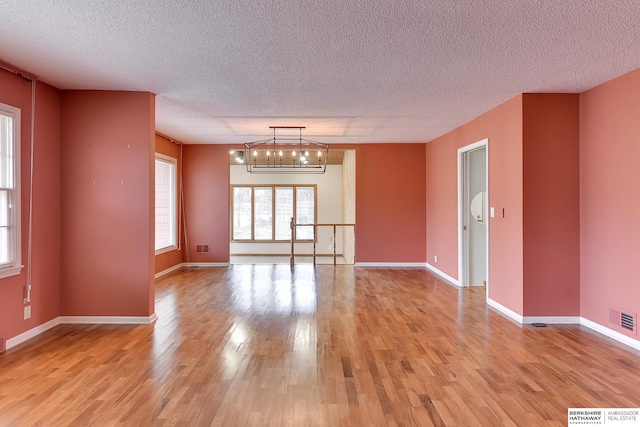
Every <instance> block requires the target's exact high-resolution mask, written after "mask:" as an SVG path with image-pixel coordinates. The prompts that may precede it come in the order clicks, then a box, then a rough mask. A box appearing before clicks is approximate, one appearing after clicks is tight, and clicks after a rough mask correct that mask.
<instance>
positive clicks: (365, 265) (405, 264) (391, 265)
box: [355, 262, 427, 268]
mask: <svg viewBox="0 0 640 427" xmlns="http://www.w3.org/2000/svg"><path fill="white" fill-rule="evenodd" d="M355 266H356V267H363V268H426V267H427V265H426V263H424V262H356V264H355Z"/></svg>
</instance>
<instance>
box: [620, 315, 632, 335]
mask: <svg viewBox="0 0 640 427" xmlns="http://www.w3.org/2000/svg"><path fill="white" fill-rule="evenodd" d="M634 324H635V323H634V319H633V315H631V314H627V313H620V326H622V327H623V328H625V329H628V330H630V331H633V329H634Z"/></svg>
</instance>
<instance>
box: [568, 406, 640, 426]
mask: <svg viewBox="0 0 640 427" xmlns="http://www.w3.org/2000/svg"><path fill="white" fill-rule="evenodd" d="M567 420H568V425H569V426H604V425H607V426H626V427H631V426H640V408H626V409H621V408H569V410H568V412H567Z"/></svg>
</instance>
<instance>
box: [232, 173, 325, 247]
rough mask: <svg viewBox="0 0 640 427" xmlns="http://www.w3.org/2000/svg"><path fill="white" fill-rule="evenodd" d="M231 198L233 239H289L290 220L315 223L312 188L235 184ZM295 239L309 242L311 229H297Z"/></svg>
mask: <svg viewBox="0 0 640 427" xmlns="http://www.w3.org/2000/svg"><path fill="white" fill-rule="evenodd" d="M231 199H232V203H231V218H232V231H231V236H232V239H233V240H241V241H253V242H269V241H286V240H291V228H290V223H291V217H293V216H295V217H296V222H298V223H299V224H313V223H315V222H316V221H315V219H316V186H315V185H313V186H310V185H289V186H287V185H254V186H252V185H237V186H233V187H232V195H231ZM294 212H295V215H294ZM296 240H313V227H308V226H307V227H298V228H297V229H296Z"/></svg>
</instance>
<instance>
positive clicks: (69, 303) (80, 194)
mask: <svg viewBox="0 0 640 427" xmlns="http://www.w3.org/2000/svg"><path fill="white" fill-rule="evenodd" d="M154 98H155V97H154V95H153V94H150V93H146V92H144V93H143V92H106V91H104V92H103V91H65V92H63V95H62V128H61V129H62V140H63V141H64V144H63V145H62V249H63V255H62V280H63V287H62V309H61V314H62V315H67V316H101V315H104V316H149V315H151V314H153V312H154V293H155V290H154V285H155V283H154V264H155V259H154V251H153V224H154V158H155V152H154V151H155V150H154V148H155V132H154V127H155V99H154Z"/></svg>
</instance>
